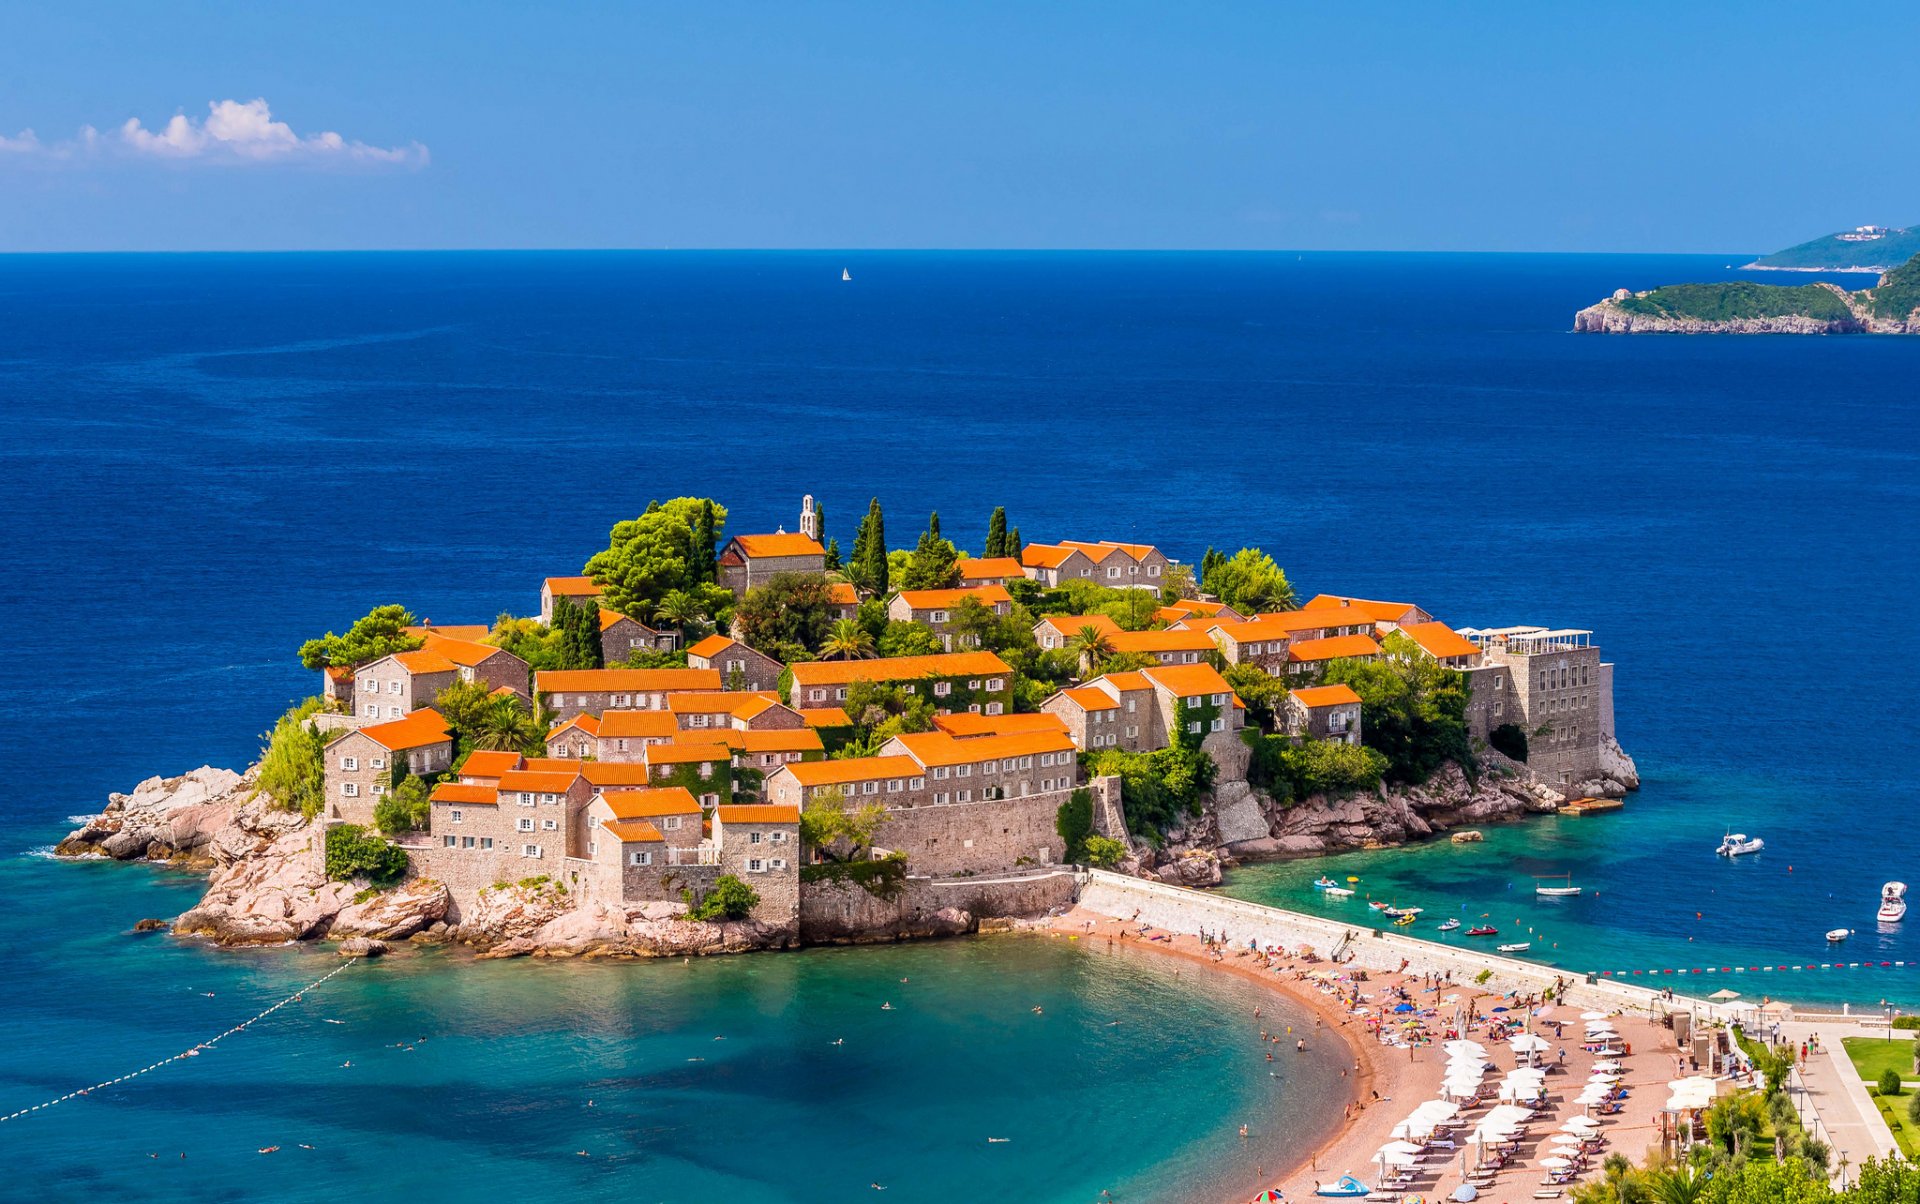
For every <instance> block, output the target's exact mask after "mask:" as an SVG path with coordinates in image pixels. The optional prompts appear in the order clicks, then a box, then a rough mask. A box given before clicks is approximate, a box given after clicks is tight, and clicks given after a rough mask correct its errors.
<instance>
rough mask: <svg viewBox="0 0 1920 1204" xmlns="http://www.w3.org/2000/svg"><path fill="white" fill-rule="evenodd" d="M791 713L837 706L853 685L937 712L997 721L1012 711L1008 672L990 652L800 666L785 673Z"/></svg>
mask: <svg viewBox="0 0 1920 1204" xmlns="http://www.w3.org/2000/svg"><path fill="white" fill-rule="evenodd" d="M790 672H791V673H792V675H793V689H792V692H791V694H789V695H788V701H789V702H790V703H791V704H792V706H793V707H794V708H795V709H796V710H800V709H806V708H818V707H826V706H838V705H839V704H841V703H843V702H845V701H846V700H847V688H848V687H849V686H851V685H852V684H853V683H854V682H857V681H874V682H885V683H888V684H893V685H898V686H900V687H901V688H902V689H904V690H907V691H908V692H909V693H921V692H923V691H924V694H925V697H927V698H928V699H929V700H930V701H931V702H932V703H933V709H934V710H935V711H936V712H939V711H979V712H980V713H982V714H986V715H998V714H1001V713H1002V712H1005V711H1009V710H1012V709H1013V670H1012V669H1010V668H1008V667H1007V663H1006V662H1005V661H1003V660H1001V659H1000V658H999V657H998V656H996V655H994V654H993V653H991V652H977V651H976V652H945V653H935V654H934V655H932V656H890V657H875V658H873V659H870V660H848V661H805V662H802V663H800V664H797V665H793V666H791V667H790Z"/></svg>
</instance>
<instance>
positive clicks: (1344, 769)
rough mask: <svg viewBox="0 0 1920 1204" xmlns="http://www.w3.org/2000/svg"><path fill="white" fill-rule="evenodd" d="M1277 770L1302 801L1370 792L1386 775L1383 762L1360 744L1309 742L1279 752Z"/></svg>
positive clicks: (1384, 759)
mask: <svg viewBox="0 0 1920 1204" xmlns="http://www.w3.org/2000/svg"><path fill="white" fill-rule="evenodd" d="M1280 766H1281V770H1282V772H1283V773H1284V774H1285V775H1286V780H1287V781H1288V783H1289V784H1290V785H1291V787H1292V789H1293V792H1294V793H1295V794H1296V795H1298V796H1300V797H1303V798H1304V797H1305V796H1307V795H1309V794H1351V793H1353V792H1354V791H1356V790H1372V789H1373V788H1374V787H1376V786H1378V785H1379V784H1380V778H1381V775H1382V774H1384V773H1385V772H1386V769H1387V758H1386V757H1385V756H1383V755H1382V754H1380V753H1379V752H1376V751H1375V750H1373V749H1371V748H1368V747H1366V746H1365V745H1363V744H1347V743H1344V742H1342V741H1339V740H1309V741H1307V742H1306V743H1305V744H1302V745H1301V746H1300V747H1298V748H1289V749H1287V750H1285V751H1284V752H1282V753H1281V754H1280Z"/></svg>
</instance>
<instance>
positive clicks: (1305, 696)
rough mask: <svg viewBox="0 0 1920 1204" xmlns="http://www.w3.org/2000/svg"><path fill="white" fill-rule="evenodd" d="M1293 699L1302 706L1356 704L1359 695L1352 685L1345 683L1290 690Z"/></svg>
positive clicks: (1357, 703) (1358, 700)
mask: <svg viewBox="0 0 1920 1204" xmlns="http://www.w3.org/2000/svg"><path fill="white" fill-rule="evenodd" d="M1292 694H1293V697H1294V700H1295V701H1296V702H1298V703H1299V704H1300V705H1301V706H1303V707H1308V708H1314V707H1337V706H1357V705H1359V702H1360V696H1359V695H1358V694H1355V693H1354V692H1353V687H1352V686H1349V685H1347V684H1345V683H1342V684H1340V685H1337V686H1307V687H1305V688H1304V689H1299V690H1294V691H1292Z"/></svg>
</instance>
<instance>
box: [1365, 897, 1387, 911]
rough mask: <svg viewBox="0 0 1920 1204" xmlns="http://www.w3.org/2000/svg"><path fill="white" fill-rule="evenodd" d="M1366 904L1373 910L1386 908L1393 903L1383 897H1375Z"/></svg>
mask: <svg viewBox="0 0 1920 1204" xmlns="http://www.w3.org/2000/svg"><path fill="white" fill-rule="evenodd" d="M1367 906H1368V907H1371V908H1373V909H1374V910H1375V911H1385V910H1387V908H1389V907H1392V906H1393V904H1391V903H1388V902H1386V901H1385V900H1383V899H1375V900H1374V901H1373V902H1371V903H1369V904H1367Z"/></svg>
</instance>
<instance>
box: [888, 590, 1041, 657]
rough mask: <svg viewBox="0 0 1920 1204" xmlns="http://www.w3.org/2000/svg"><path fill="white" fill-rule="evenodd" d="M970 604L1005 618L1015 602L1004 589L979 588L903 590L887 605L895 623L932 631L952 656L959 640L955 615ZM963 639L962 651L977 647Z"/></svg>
mask: <svg viewBox="0 0 1920 1204" xmlns="http://www.w3.org/2000/svg"><path fill="white" fill-rule="evenodd" d="M967 600H972V601H973V602H976V603H978V604H979V605H980V606H981V607H983V608H984V609H985V610H986V611H987V612H988V613H989V614H993V615H998V616H1003V617H1004V616H1006V615H1009V614H1012V613H1013V599H1012V598H1011V597H1010V596H1008V594H1007V590H1006V587H1005V586H1001V585H977V586H970V587H968V588H966V589H907V590H901V591H900V592H899V593H898V594H895V595H894V598H893V601H891V602H889V603H888V604H887V618H888V619H889V620H891V621H892V622H896V623H918V624H920V625H921V626H923V627H926V628H929V629H930V630H932V632H933V634H934V635H936V636H939V637H940V646H941V647H942V648H945V649H946V650H947V651H948V652H952V651H953V650H954V647H955V639H956V636H955V632H954V630H953V618H954V612H955V611H957V610H958V609H959V608H960V606H961V604H962V603H963V602H965V601H967ZM960 638H961V641H962V642H961V644H960V647H961V648H962V650H963V651H964V650H965V649H966V648H972V647H977V646H978V641H977V640H973V641H967V640H966V639H965V637H960Z"/></svg>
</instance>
